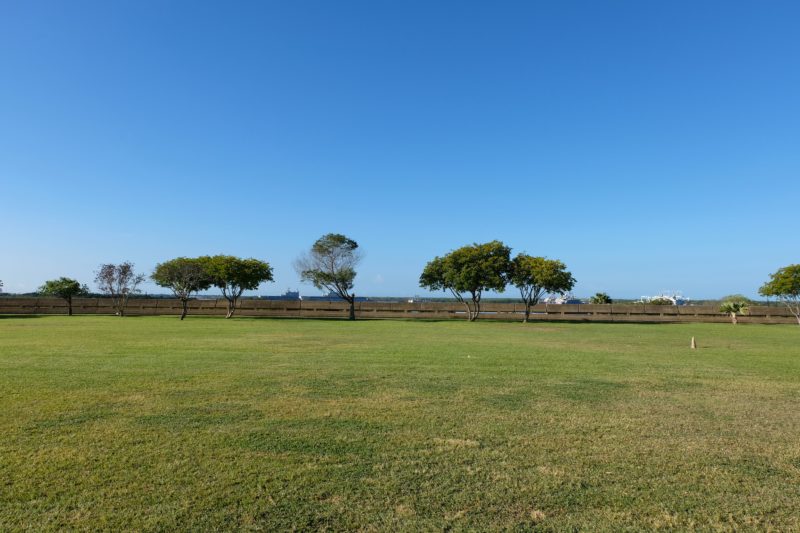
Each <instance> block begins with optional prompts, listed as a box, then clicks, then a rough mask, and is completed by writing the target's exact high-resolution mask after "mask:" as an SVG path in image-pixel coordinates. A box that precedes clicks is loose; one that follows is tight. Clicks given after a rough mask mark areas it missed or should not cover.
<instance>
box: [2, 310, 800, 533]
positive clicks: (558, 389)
mask: <svg viewBox="0 0 800 533" xmlns="http://www.w3.org/2000/svg"><path fill="white" fill-rule="evenodd" d="M692 336H696V337H697V341H698V345H699V348H698V349H697V350H690V349H689V341H690V338H691V337H692ZM799 407H800V327H797V326H756V325H739V326H736V327H734V326H731V325H727V324H681V325H637V324H528V325H523V324H516V323H495V322H489V321H486V322H478V323H474V324H468V323H465V322H423V321H360V322H355V323H350V322H346V321H333V320H290V319H287V320H280V319H248V318H237V319H233V320H227V321H226V320H223V319H220V318H199V317H191V316H190V317H189V318H188V319H187V320H186V321H184V322H180V321H178V320H177V319H176V318H174V317H146V318H145V317H142V318H136V317H128V318H124V319H119V318H114V317H72V318H68V317H40V318H12V317H5V318H0V530H2V531H8V530H19V529H34V530H63V529H107V530H120V529H126V530H131V529H136V530H176V529H178V530H192V531H202V530H210V529H262V530H286V529H304V530H308V529H310V530H321V529H330V530H343V529H368V530H406V531H417V530H438V529H455V530H461V529H475V530H492V529H520V530H526V529H533V528H541V529H544V530H551V529H556V530H573V529H591V530H598V529H600V530H615V531H619V530H626V529H627V530H631V531H638V530H642V529H653V528H664V529H689V528H697V529H723V530H724V529H730V530H733V529H736V530H742V529H774V530H798V529H800V408H799Z"/></svg>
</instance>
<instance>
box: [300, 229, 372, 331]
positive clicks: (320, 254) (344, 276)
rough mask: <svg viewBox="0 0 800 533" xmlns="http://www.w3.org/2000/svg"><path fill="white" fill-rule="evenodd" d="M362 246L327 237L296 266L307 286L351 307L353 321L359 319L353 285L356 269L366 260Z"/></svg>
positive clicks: (341, 238)
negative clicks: (307, 283)
mask: <svg viewBox="0 0 800 533" xmlns="http://www.w3.org/2000/svg"><path fill="white" fill-rule="evenodd" d="M362 257H363V256H362V254H361V250H359V249H358V243H357V242H356V241H354V240H353V239H350V238H348V237H346V236H344V235H341V234H339V233H328V234H327V235H323V236H322V237H320V238H319V239H317V241H316V242H315V243H314V244H313V245H312V246H311V250H309V251H308V252H307V253H305V254H304V255H302V256H300V257H298V258H297V259H296V260H295V262H294V268H295V270H296V271H297V273H298V274H299V275H300V279H301V280H302V281H304V282H310V283H311V284H312V285H314V287H316V288H317V289H320V290H327V291H329V292H333V293H335V294H337V295H338V296H339V297H340V298H341V299H342V300H345V301H346V302H347V303H349V304H350V312H349V318H350V320H355V319H356V308H355V301H356V295H355V294H353V292H352V291H353V282H354V281H355V279H356V267H357V266H358V264H359V263H360V262H361V259H362Z"/></svg>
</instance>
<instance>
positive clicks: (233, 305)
mask: <svg viewBox="0 0 800 533" xmlns="http://www.w3.org/2000/svg"><path fill="white" fill-rule="evenodd" d="M227 300H228V312H227V313H225V318H230V317H232V316H233V312H234V311H236V300H234V299H231V298H228V299H227Z"/></svg>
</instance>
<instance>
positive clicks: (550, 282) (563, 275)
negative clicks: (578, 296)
mask: <svg viewBox="0 0 800 533" xmlns="http://www.w3.org/2000/svg"><path fill="white" fill-rule="evenodd" d="M510 267H511V268H510V271H509V281H510V282H511V283H512V284H513V285H514V286H515V287H516V288H517V289H519V293H520V296H521V297H522V301H523V302H524V303H525V318H524V321H525V322H527V321H528V318H529V317H530V312H531V306H534V305H536V304H537V303H539V300H540V299H541V297H542V296H543V295H545V294H546V293H558V294H563V293H566V292H569V291H571V290H572V287H574V286H575V278H573V277H572V274H570V273H569V272H568V271H567V266H566V265H565V264H564V263H562V262H561V261H558V260H557V259H547V258H546V257H534V256H530V255H528V254H524V253H521V254H517V256H516V257H514V259H513V260H512V261H511V265H510Z"/></svg>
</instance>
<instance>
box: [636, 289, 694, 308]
mask: <svg viewBox="0 0 800 533" xmlns="http://www.w3.org/2000/svg"><path fill="white" fill-rule="evenodd" d="M653 300H659V301H669V302H671V304H670V305H689V302H690V301H691V300H689V298H686V297H684V296H683V295H682V294H681V293H680V292H676V291H662V292H661V294H658V295H656V296H642V297H641V298H640V299H639V301H638V302H636V303H640V304H649V303H651V302H652V301H653Z"/></svg>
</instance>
